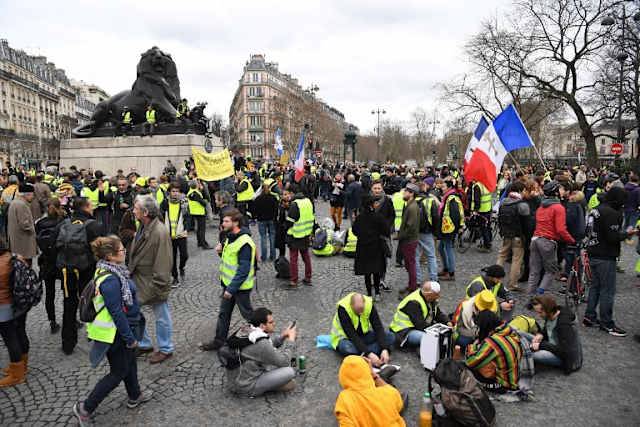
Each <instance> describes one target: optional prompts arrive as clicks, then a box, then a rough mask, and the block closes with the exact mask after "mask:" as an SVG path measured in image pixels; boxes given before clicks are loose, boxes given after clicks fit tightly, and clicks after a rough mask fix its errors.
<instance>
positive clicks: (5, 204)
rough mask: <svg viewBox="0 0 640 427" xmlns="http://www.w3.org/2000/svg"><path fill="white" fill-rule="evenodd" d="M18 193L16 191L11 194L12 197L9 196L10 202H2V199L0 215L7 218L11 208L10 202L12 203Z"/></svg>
mask: <svg viewBox="0 0 640 427" xmlns="http://www.w3.org/2000/svg"><path fill="white" fill-rule="evenodd" d="M17 192H18V190H16V191H14V192H13V196H11V200H4V199H2V200H1V201H2V204H1V205H0V214H1V215H4V216H7V214H8V213H9V206H11V202H12V201H13V199H15V198H16V193H17Z"/></svg>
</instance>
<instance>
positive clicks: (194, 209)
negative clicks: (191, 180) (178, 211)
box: [187, 188, 205, 216]
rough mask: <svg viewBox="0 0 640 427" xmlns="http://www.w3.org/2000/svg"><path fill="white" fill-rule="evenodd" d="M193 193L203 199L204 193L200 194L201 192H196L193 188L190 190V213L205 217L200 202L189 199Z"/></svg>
mask: <svg viewBox="0 0 640 427" xmlns="http://www.w3.org/2000/svg"><path fill="white" fill-rule="evenodd" d="M193 193H196V194H198V195H199V196H200V197H202V193H201V192H200V190H196V189H195V188H192V189H190V190H189V192H188V193H187V199H189V213H190V214H191V215H197V216H201V215H204V214H205V209H204V206H202V205H201V204H200V202H196V201H195V200H191V198H190V197H189V196H190V195H191V194H193Z"/></svg>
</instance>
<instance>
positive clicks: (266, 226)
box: [258, 221, 276, 261]
mask: <svg viewBox="0 0 640 427" xmlns="http://www.w3.org/2000/svg"><path fill="white" fill-rule="evenodd" d="M258 232H259V233H260V249H261V253H260V259H261V260H262V261H265V260H266V259H267V233H268V234H269V253H270V254H271V261H275V259H276V225H275V224H274V222H273V221H258Z"/></svg>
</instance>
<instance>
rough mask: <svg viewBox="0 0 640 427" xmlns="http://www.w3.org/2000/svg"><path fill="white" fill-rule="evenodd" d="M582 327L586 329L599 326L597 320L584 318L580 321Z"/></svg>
mask: <svg viewBox="0 0 640 427" xmlns="http://www.w3.org/2000/svg"><path fill="white" fill-rule="evenodd" d="M582 326H584V327H586V328H591V327H593V326H600V321H599V320H598V319H589V318H588V317H585V318H584V319H582Z"/></svg>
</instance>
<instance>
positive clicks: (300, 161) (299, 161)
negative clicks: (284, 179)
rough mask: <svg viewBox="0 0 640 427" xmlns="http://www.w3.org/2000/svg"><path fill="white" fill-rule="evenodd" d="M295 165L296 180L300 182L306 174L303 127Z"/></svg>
mask: <svg viewBox="0 0 640 427" xmlns="http://www.w3.org/2000/svg"><path fill="white" fill-rule="evenodd" d="M295 167H296V176H295V180H296V182H298V181H300V179H302V176H303V175H304V129H302V134H300V142H299V143H298V150H297V151H296V160H295Z"/></svg>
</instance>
